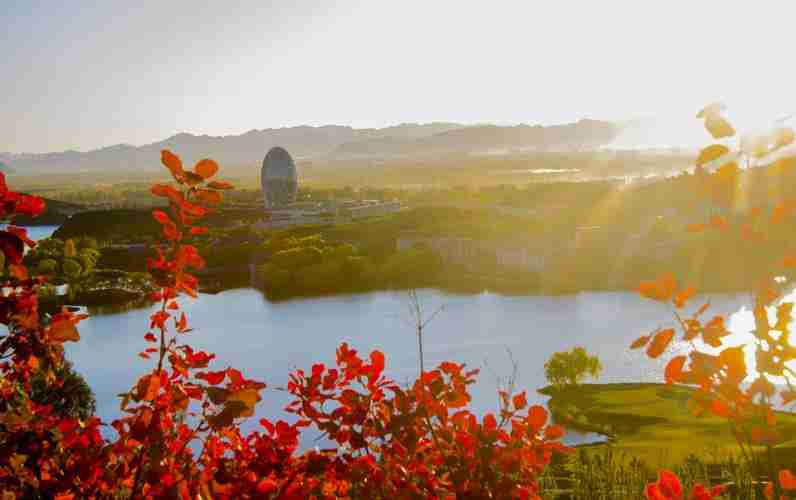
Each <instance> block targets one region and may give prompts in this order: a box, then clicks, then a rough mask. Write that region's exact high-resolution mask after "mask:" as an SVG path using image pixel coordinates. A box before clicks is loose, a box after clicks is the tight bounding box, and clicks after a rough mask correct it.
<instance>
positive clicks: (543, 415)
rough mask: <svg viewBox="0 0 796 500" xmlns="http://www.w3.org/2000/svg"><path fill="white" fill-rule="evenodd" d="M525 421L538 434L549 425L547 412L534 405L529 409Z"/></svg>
mask: <svg viewBox="0 0 796 500" xmlns="http://www.w3.org/2000/svg"><path fill="white" fill-rule="evenodd" d="M525 421H526V422H528V425H530V426H531V428H532V429H533V430H535V431H537V432H538V431H539V430H540V429H541V428H542V427H544V425H545V424H546V423H547V410H545V409H544V407H543V406H540V405H533V406H531V407H530V408H528V417H527V418H526V419H525Z"/></svg>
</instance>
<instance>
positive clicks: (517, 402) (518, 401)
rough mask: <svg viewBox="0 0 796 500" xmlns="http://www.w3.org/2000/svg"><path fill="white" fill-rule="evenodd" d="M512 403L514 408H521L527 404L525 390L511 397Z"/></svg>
mask: <svg viewBox="0 0 796 500" xmlns="http://www.w3.org/2000/svg"><path fill="white" fill-rule="evenodd" d="M512 403H514V409H515V410H522V409H523V408H525V407H526V406H528V399H527V398H526V396H525V391H522V392H521V393H519V394H516V395H515V396H514V398H512Z"/></svg>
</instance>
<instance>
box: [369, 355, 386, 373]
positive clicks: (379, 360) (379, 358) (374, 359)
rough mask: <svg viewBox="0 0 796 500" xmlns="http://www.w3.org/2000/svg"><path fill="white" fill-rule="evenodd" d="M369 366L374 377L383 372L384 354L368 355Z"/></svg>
mask: <svg viewBox="0 0 796 500" xmlns="http://www.w3.org/2000/svg"><path fill="white" fill-rule="evenodd" d="M370 364H371V367H372V370H373V371H374V372H375V376H376V377H378V376H379V375H380V374H381V372H383V371H384V354H383V353H382V352H381V351H373V352H372V353H370Z"/></svg>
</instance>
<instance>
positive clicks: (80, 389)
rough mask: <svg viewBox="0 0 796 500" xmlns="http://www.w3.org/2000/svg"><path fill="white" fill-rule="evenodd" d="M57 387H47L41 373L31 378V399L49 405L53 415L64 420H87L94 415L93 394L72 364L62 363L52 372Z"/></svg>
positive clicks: (94, 403) (95, 403) (94, 402)
mask: <svg viewBox="0 0 796 500" xmlns="http://www.w3.org/2000/svg"><path fill="white" fill-rule="evenodd" d="M54 373H55V377H56V379H58V381H59V384H60V385H58V386H49V385H48V384H47V382H46V380H45V379H44V373H43V372H37V373H36V375H35V376H34V377H33V378H32V380H31V384H32V390H31V399H32V400H33V401H35V402H37V403H39V404H46V405H51V406H52V407H53V410H54V411H55V413H56V414H57V415H59V416H61V417H65V418H79V419H83V420H85V419H87V418H89V417H90V416H92V415H94V412H95V411H96V406H97V402H96V400H95V399H94V393H93V392H92V390H91V388H90V387H89V386H88V384H87V383H86V380H85V379H84V378H83V376H82V375H80V374H79V373H77V372H76V371H75V370H74V368H73V366H72V363H71V362H69V361H64V363H63V364H62V365H61V366H59V367H58V368H56V369H55V370H54Z"/></svg>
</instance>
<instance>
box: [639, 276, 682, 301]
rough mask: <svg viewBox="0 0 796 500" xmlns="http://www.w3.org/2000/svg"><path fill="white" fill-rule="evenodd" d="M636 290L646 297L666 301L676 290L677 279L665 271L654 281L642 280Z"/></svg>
mask: <svg viewBox="0 0 796 500" xmlns="http://www.w3.org/2000/svg"><path fill="white" fill-rule="evenodd" d="M638 291H639V293H640V294H641V295H642V296H643V297H647V298H648V299H652V300H657V301H660V302H668V301H669V299H670V298H671V297H672V296H673V295H674V293H675V292H676V291H677V281H676V280H675V279H674V276H673V275H672V274H671V273H665V274H662V275H660V276H659V277H658V279H657V280H656V281H642V282H641V284H640V285H639V287H638Z"/></svg>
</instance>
